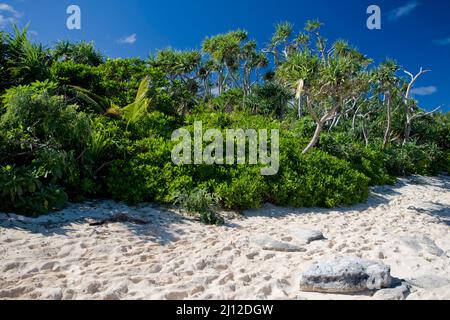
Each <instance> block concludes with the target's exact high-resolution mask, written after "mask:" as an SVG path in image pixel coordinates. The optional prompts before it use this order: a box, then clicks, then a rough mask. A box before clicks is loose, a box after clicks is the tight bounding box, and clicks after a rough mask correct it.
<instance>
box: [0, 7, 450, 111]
mask: <svg viewBox="0 0 450 320" xmlns="http://www.w3.org/2000/svg"><path fill="white" fill-rule="evenodd" d="M71 4H75V5H78V6H79V7H80V8H81V18H82V29H81V30H72V31H70V30H68V29H67V28H66V19H67V17H68V14H67V13H66V9H67V7H68V6H69V5H71ZM372 4H374V5H378V6H379V7H380V8H381V11H382V29H381V30H369V29H367V27H366V20H367V18H368V15H367V14H366V9H367V7H368V6H369V5H372ZM315 18H318V19H320V20H321V21H322V22H323V23H325V27H324V29H323V34H324V35H325V36H326V37H327V38H328V39H329V40H330V41H331V40H334V39H337V38H345V39H347V40H349V42H350V43H351V44H353V45H355V46H356V47H358V48H359V49H360V50H361V51H362V52H363V53H365V54H367V55H368V56H370V57H372V58H374V59H375V60H376V61H377V62H379V61H381V60H383V59H385V58H386V57H390V58H394V59H396V60H397V61H398V62H399V63H400V64H401V65H402V66H404V67H405V68H406V69H408V70H410V71H411V72H413V73H415V72H417V71H418V70H419V68H420V67H421V66H422V67H424V68H425V69H431V70H432V72H431V73H428V74H426V75H425V76H424V77H423V78H421V80H420V81H419V82H418V83H417V85H416V89H415V91H414V92H415V94H416V95H415V97H416V98H417V99H418V100H420V102H421V106H422V107H424V108H427V109H434V107H437V106H439V105H443V110H445V111H450V0H345V1H336V0H314V1H311V0H277V1H275V0H273V1H270V2H269V1H261V0H241V1H234V0H228V1H210V0H185V1H181V0H166V1H152V0H127V1H119V0H96V1H92V0H70V1H66V0H0V29H4V30H9V29H10V27H9V25H10V24H11V22H14V23H16V24H18V25H19V26H24V25H26V24H27V23H30V27H29V29H30V33H31V36H32V38H33V39H34V40H36V41H39V42H42V43H44V44H47V45H51V44H52V43H54V42H55V41H56V40H58V39H70V40H93V41H94V42H95V44H96V46H97V48H99V49H100V50H101V51H102V52H104V53H105V54H106V55H108V56H110V57H127V56H140V57H147V56H148V55H149V54H150V53H151V52H154V51H155V50H157V49H162V48H165V47H169V46H170V47H173V48H176V49H199V48H200V44H201V42H202V40H203V39H204V38H205V37H206V36H210V35H214V34H217V33H222V32H226V31H229V30H233V29H237V28H243V29H246V30H248V31H249V33H250V37H252V38H254V39H256V40H257V41H258V43H259V44H260V46H263V45H264V44H266V43H267V41H268V40H269V39H270V37H271V34H272V32H273V26H274V24H276V23H277V22H280V21H285V20H287V21H290V22H292V23H294V24H295V26H296V27H297V29H301V28H302V27H303V25H304V23H305V21H306V20H308V19H315Z"/></svg>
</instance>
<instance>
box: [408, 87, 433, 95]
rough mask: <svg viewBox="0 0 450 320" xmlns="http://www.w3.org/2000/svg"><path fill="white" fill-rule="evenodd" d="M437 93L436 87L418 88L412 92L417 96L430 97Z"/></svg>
mask: <svg viewBox="0 0 450 320" xmlns="http://www.w3.org/2000/svg"><path fill="white" fill-rule="evenodd" d="M436 91H437V88H436V87H435V86H429V87H417V88H414V89H412V90H411V94H412V95H415V96H429V95H431V94H433V93H435V92H436Z"/></svg>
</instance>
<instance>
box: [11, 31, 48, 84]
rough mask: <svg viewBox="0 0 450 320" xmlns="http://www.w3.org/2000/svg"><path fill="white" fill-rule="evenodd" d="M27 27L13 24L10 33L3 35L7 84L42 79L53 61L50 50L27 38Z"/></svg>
mask: <svg viewBox="0 0 450 320" xmlns="http://www.w3.org/2000/svg"><path fill="white" fill-rule="evenodd" d="M27 30H28V27H25V28H24V29H23V30H19V29H18V28H17V27H16V26H14V32H13V34H12V35H10V34H7V35H3V37H4V39H3V42H4V43H5V45H4V47H5V49H6V50H7V57H8V58H7V60H6V63H5V66H4V69H6V73H7V77H8V79H9V81H8V86H13V85H19V84H29V83H32V82H34V81H38V80H39V81H44V80H45V79H47V78H48V76H49V70H50V69H49V68H50V65H51V63H52V61H53V59H52V56H51V54H50V50H49V49H48V48H45V47H44V46H43V45H41V44H34V43H31V42H30V41H29V40H28V38H27Z"/></svg>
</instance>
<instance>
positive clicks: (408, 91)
mask: <svg viewBox="0 0 450 320" xmlns="http://www.w3.org/2000/svg"><path fill="white" fill-rule="evenodd" d="M404 72H405V73H406V74H407V75H409V76H410V77H411V81H410V82H409V84H408V88H407V89H406V94H405V98H404V101H403V103H404V104H405V117H406V121H405V132H404V137H403V145H404V144H405V143H407V142H408V141H409V137H410V136H411V128H412V119H413V117H412V115H411V111H412V110H411V108H410V107H409V105H408V100H409V97H410V95H411V90H412V87H413V86H414V83H415V82H416V81H417V79H419V78H420V77H421V76H422V75H423V74H425V73H427V72H430V70H423V68H420V71H419V73H418V74H416V75H413V74H412V73H411V72H408V71H406V70H405V71H404Z"/></svg>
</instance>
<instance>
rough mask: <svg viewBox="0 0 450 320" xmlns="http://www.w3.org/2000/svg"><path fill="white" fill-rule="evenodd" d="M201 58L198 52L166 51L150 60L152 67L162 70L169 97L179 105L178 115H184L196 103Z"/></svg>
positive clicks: (160, 52)
mask: <svg viewBox="0 0 450 320" xmlns="http://www.w3.org/2000/svg"><path fill="white" fill-rule="evenodd" d="M201 62H202V56H201V54H200V52H198V51H176V50H172V49H166V50H162V51H159V52H158V53H157V54H156V57H151V58H150V65H151V66H152V67H155V68H158V69H160V70H162V71H163V72H164V73H165V74H166V77H167V79H168V80H169V83H170V84H171V85H170V87H169V88H167V89H168V93H169V94H170V96H171V97H172V98H173V99H174V100H176V101H177V102H178V103H179V110H178V112H179V113H185V112H187V111H188V110H189V109H190V106H193V105H194V104H195V102H196V97H197V93H198V90H199V81H200V78H201V75H200V69H201Z"/></svg>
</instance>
